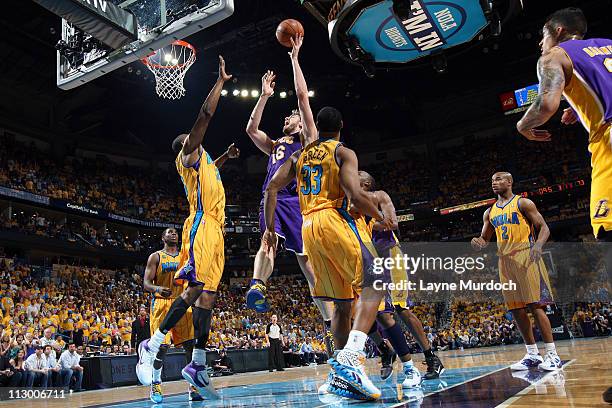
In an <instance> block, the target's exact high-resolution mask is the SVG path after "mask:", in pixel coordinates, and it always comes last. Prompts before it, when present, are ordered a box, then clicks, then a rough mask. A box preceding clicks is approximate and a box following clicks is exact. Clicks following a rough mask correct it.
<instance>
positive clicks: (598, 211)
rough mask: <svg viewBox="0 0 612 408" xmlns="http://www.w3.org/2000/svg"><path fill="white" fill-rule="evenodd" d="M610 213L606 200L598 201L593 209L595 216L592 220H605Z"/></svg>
mask: <svg viewBox="0 0 612 408" xmlns="http://www.w3.org/2000/svg"><path fill="white" fill-rule="evenodd" d="M609 213H610V207H608V200H599V202H598V203H597V207H595V215H593V218H605V217H607V216H608V214H609Z"/></svg>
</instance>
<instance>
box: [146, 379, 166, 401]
mask: <svg viewBox="0 0 612 408" xmlns="http://www.w3.org/2000/svg"><path fill="white" fill-rule="evenodd" d="M149 398H150V399H151V401H153V402H154V403H156V404H159V403H161V402H162V401H163V400H164V395H163V394H162V388H161V383H160V382H158V381H154V382H152V383H151V392H150V393H149Z"/></svg>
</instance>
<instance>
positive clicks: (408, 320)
mask: <svg viewBox="0 0 612 408" xmlns="http://www.w3.org/2000/svg"><path fill="white" fill-rule="evenodd" d="M359 182H360V184H361V188H362V189H363V190H365V191H367V192H368V193H369V194H370V195H371V197H372V201H373V202H374V203H376V204H377V205H378V206H379V208H380V209H381V210H382V211H383V212H384V213H385V214H391V215H392V216H391V218H392V219H397V217H396V216H395V206H394V205H393V201H391V197H389V195H388V194H387V193H386V192H384V191H382V190H376V182H375V180H374V177H372V175H370V174H369V173H367V172H365V171H361V170H360V171H359ZM366 221H368V224H370V226H371V230H372V243H373V244H374V246H375V247H376V251H377V252H378V255H379V256H380V257H382V258H392V259H394V258H395V257H396V256H399V257H402V256H403V253H402V249H401V247H400V242H399V240H398V238H397V236H396V234H395V232H394V231H392V230H388V231H387V230H384V229H380V228H378V227H377V225H376V224H375V223H373V221H371V220H368V219H367V218H366ZM401 281H408V273H407V271H406V270H405V269H401V268H397V267H394V269H393V270H392V271H391V282H395V283H399V282H401ZM408 303H409V301H408V293H407V291H390V292H389V293H388V294H387V295H386V296H385V309H384V310H381V311H379V318H378V319H377V320H378V321H379V323H381V326H382V327H384V328H385V331H386V332H387V337H388V338H391V333H393V331H394V330H397V329H395V327H394V326H395V325H396V323H395V319H394V318H393V312H396V313H397V315H398V316H399V317H400V319H402V321H403V322H404V324H405V325H406V326H407V327H408V329H409V330H410V333H411V334H412V336H413V337H414V338H415V339H416V341H417V343H418V344H419V346H420V347H421V350H423V354H424V355H425V363H426V364H427V373H425V374H424V375H423V379H424V380H434V379H436V378H438V377H440V375H441V374H442V373H443V372H444V365H443V364H442V362H441V361H440V359H439V358H438V356H436V355H435V354H434V352H433V350H432V348H431V344H430V343H429V340H428V339H427V335H426V334H425V330H424V329H423V324H422V323H421V321H420V320H419V318H418V317H416V315H415V314H414V313H412V311H410V309H408ZM398 327H399V326H398ZM394 347H395V346H394ZM398 354H399V353H398ZM392 367H393V366H392V365H391V370H385V368H386V367H384V361H383V370H381V376H386V377H388V376H390V375H391V373H392ZM383 373H384V374H383Z"/></svg>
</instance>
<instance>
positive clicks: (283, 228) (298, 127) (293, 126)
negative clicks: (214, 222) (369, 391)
mask: <svg viewBox="0 0 612 408" xmlns="http://www.w3.org/2000/svg"><path fill="white" fill-rule="evenodd" d="M275 78H276V75H274V72H272V71H268V72H266V73H265V74H264V76H263V77H262V79H261V95H260V97H259V100H258V101H257V104H256V105H255V108H254V109H253V112H252V113H251V117H250V118H249V122H248V124H247V128H246V132H247V134H248V135H249V137H250V138H251V140H252V141H253V143H255V146H257V147H258V148H259V150H261V151H262V152H264V153H265V154H267V155H268V156H269V158H268V170H267V174H266V179H265V182H264V185H263V188H262V195H263V192H264V191H265V190H266V187H267V186H268V183H269V182H270V180H271V179H272V177H273V176H274V174H276V171H277V170H278V169H279V167H280V166H282V164H283V163H285V161H287V159H288V158H289V157H291V155H292V154H293V153H294V152H296V151H297V150H299V149H301V148H302V141H303V132H302V128H303V127H304V125H303V123H302V120H301V118H300V114H299V111H298V110H293V111H292V112H291V114H290V115H289V116H287V117H286V118H285V122H284V126H283V135H284V136H283V137H281V138H280V139H277V140H272V139H271V138H270V137H269V136H268V135H267V134H266V133H265V132H263V131H262V130H260V129H259V124H260V122H261V117H262V114H263V110H264V108H265V105H266V102H267V101H268V98H270V97H271V96H272V95H273V94H274V85H275V83H274V79H275ZM302 79H303V76H302ZM304 82H305V81H304ZM304 85H305V84H304ZM298 97H299V95H298ZM306 98H308V96H307V95H306ZM259 224H260V230H261V231H265V229H266V227H265V220H264V218H263V208H260V212H259ZM275 231H276V234H277V236H278V237H279V238H281V243H282V245H283V246H284V247H285V248H286V249H287V250H289V251H292V252H294V253H295V255H296V258H297V261H298V264H299V265H300V268H301V269H302V272H303V273H304V276H305V277H306V280H307V281H308V284H309V286H310V287H311V288H312V286H313V285H314V274H313V271H312V266H311V264H310V262H308V258H307V257H306V256H305V255H304V251H303V247H302V214H301V213H300V203H299V199H298V194H297V191H296V182H295V180H294V181H292V182H291V183H290V184H289V185H287V186H286V187H284V188H283V189H282V190H280V191H279V192H278V203H277V207H276V215H275ZM276 251H277V248H270V247H268V245H267V244H266V241H265V240H262V241H261V246H260V248H259V251H258V252H257V255H256V256H255V264H254V266H253V280H252V281H251V285H250V289H249V291H248V292H247V295H246V303H247V307H249V308H251V309H255V310H256V311H258V312H266V311H268V310H269V309H270V305H269V303H268V301H267V299H266V286H265V285H266V282H267V280H268V278H269V277H270V275H271V274H272V270H273V267H274V259H275V257H276ZM314 302H315V304H316V305H317V307H318V308H319V310H320V311H321V315H322V316H323V320H324V321H325V323H326V325H329V324H330V322H331V314H332V308H331V302H326V301H322V300H321V299H314Z"/></svg>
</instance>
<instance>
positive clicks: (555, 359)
mask: <svg viewBox="0 0 612 408" xmlns="http://www.w3.org/2000/svg"><path fill="white" fill-rule="evenodd" d="M562 366H563V364H562V363H561V359H560V358H559V356H558V355H557V353H553V352H550V351H549V352H548V353H546V355H545V356H544V361H543V362H542V363H540V365H538V367H539V368H540V370H545V371H557V370H558V369H560V368H561V367H562Z"/></svg>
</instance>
